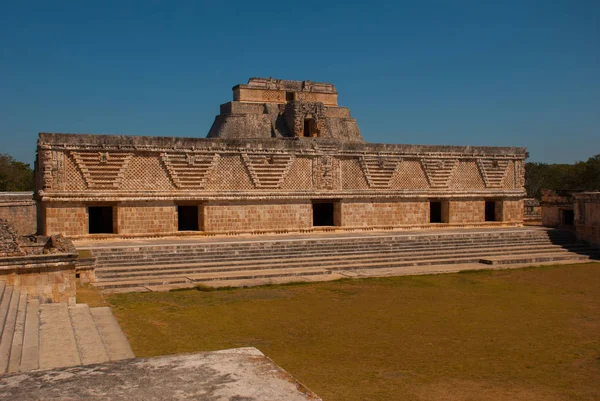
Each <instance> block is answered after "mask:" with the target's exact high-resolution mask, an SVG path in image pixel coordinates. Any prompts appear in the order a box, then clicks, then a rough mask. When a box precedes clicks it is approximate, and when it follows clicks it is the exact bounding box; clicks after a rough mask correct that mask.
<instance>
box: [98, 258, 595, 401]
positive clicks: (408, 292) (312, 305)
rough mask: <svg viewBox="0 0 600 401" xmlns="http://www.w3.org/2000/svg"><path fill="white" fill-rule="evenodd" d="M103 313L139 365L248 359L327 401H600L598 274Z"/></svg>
mask: <svg viewBox="0 0 600 401" xmlns="http://www.w3.org/2000/svg"><path fill="white" fill-rule="evenodd" d="M106 301H107V302H108V303H109V304H110V305H111V306H112V308H113V312H114V313H115V315H116V316H117V318H118V320H119V323H120V324H121V327H122V328H123V330H124V331H125V333H126V334H127V336H128V338H129V341H130V343H131V346H132V347H133V350H134V352H135V354H136V355H137V356H151V355H163V354H172V353H180V352H192V351H211V350H219V349H224V348H232V347H244V346H254V347H257V348H258V349H260V350H261V351H262V352H264V353H265V354H266V355H267V356H269V357H270V358H271V359H273V360H274V361H275V362H276V363H277V364H279V365H280V366H281V367H283V368H284V369H286V370H287V371H288V372H290V373H291V374H292V375H293V376H295V377H296V378H297V379H298V380H300V381H301V382H302V383H303V384H305V385H306V386H308V387H309V388H310V389H311V390H313V391H315V392H316V393H317V394H319V395H320V396H321V397H323V399H324V400H325V401H352V400H361V401H362V400H444V401H453V400H528V401H536V400H545V401H554V400H590V401H591V400H600V263H590V264H577V265H560V266H553V267H537V268H527V269H519V270H502V271H479V272H465V273H457V274H444V275H437V276H435V275H432V276H413V277H393V278H373V279H361V280H342V281H335V282H325V283H313V284H298V285H284V286H266V287H258V288H250V289H232V290H220V291H212V292H202V291H197V290H186V291H175V292H169V293H130V294H117V295H111V296H109V297H107V299H106Z"/></svg>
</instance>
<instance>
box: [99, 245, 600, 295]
mask: <svg viewBox="0 0 600 401" xmlns="http://www.w3.org/2000/svg"><path fill="white" fill-rule="evenodd" d="M527 258H529V259H530V260H533V261H536V260H539V261H550V260H583V259H585V258H589V257H588V256H583V255H578V254H572V253H568V252H563V253H560V254H556V253H550V254H540V255H538V256H529V257H526V256H522V257H521V258H520V259H518V258H515V260H525V259H527ZM481 260H482V259H481V258H480V257H472V256H471V257H461V258H456V257H452V258H445V259H444V258H435V259H429V260H413V261H395V262H390V261H387V262H373V261H368V262H366V261H364V262H353V263H340V264H338V265H337V266H336V267H330V268H327V269H320V268H312V269H313V270H309V269H310V268H302V271H301V274H298V272H297V271H295V270H298V268H297V267H287V268H277V269H259V270H248V271H242V272H238V271H233V272H227V273H222V272H209V273H199V274H186V275H174V276H167V277H160V278H158V279H157V278H156V277H153V276H143V277H137V278H136V279H134V280H131V279H120V280H113V281H103V282H99V283H97V284H96V285H97V286H98V287H99V288H101V289H114V288H127V287H151V286H169V287H171V288H177V287H176V286H177V285H178V284H183V286H187V287H189V286H190V284H191V283H193V282H205V281H213V280H222V281H227V280H244V279H255V278H277V277H286V276H294V275H315V274H321V273H322V272H321V271H320V270H323V271H332V270H333V271H335V270H359V269H376V268H398V267H408V266H429V265H448V264H470V263H478V262H480V261H481ZM514 263H521V262H514ZM265 270H266V271H265ZM313 271H315V272H318V273H313ZM323 274H326V273H323Z"/></svg>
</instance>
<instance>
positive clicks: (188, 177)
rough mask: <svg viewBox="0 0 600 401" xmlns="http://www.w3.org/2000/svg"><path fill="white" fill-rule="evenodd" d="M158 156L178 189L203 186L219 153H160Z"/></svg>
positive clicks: (216, 161)
mask: <svg viewBox="0 0 600 401" xmlns="http://www.w3.org/2000/svg"><path fill="white" fill-rule="evenodd" d="M160 157H161V159H162V161H163V163H164V164H165V167H166V169H167V171H168V172H169V176H170V177H171V180H173V183H174V184H175V186H176V187H177V188H180V189H193V188H204V185H205V184H206V179H207V176H208V174H209V173H210V172H211V171H212V170H213V169H214V168H215V166H216V164H217V163H218V161H219V155H218V154H216V153H214V154H192V153H185V154H169V153H162V154H161V155H160Z"/></svg>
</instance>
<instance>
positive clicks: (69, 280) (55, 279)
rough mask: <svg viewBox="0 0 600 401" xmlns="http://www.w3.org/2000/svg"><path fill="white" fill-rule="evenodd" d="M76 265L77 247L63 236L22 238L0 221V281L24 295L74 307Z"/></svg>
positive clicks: (4, 221) (5, 222)
mask: <svg viewBox="0 0 600 401" xmlns="http://www.w3.org/2000/svg"><path fill="white" fill-rule="evenodd" d="M76 262H77V251H76V249H75V247H74V246H73V244H72V243H71V241H70V240H69V239H67V238H65V237H63V236H62V235H60V234H58V235H54V236H51V237H45V236H33V235H32V236H19V235H17V233H16V232H15V231H14V229H13V228H12V226H11V225H10V224H8V222H7V221H6V220H2V219H0V281H3V282H6V284H7V285H10V286H14V287H16V288H18V289H19V290H20V291H21V293H22V294H24V295H29V296H33V297H37V298H39V299H40V301H42V302H65V303H68V304H74V303H75V289H76V286H75V274H76V271H75V270H76ZM86 271H87V270H86Z"/></svg>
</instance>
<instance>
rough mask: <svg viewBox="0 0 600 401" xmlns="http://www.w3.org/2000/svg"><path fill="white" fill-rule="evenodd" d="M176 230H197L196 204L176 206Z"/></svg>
mask: <svg viewBox="0 0 600 401" xmlns="http://www.w3.org/2000/svg"><path fill="white" fill-rule="evenodd" d="M177 230H179V231H199V229H198V206H195V205H193V206H177Z"/></svg>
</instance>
